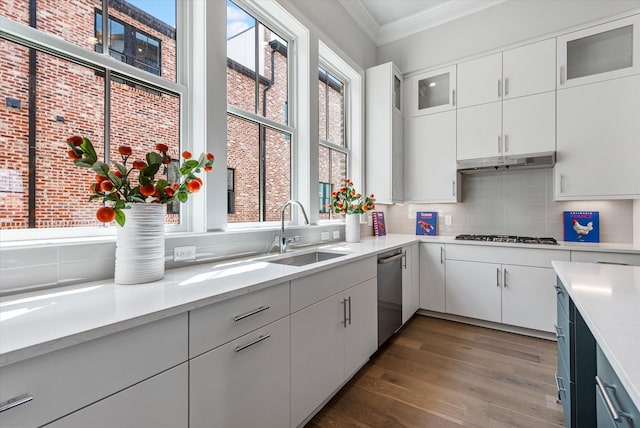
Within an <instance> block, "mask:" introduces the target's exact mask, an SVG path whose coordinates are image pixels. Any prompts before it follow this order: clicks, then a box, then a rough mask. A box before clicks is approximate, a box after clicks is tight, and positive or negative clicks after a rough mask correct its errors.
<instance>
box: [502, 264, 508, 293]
mask: <svg viewBox="0 0 640 428" xmlns="http://www.w3.org/2000/svg"><path fill="white" fill-rule="evenodd" d="M502 286H503V287H504V288H507V268H504V269H502Z"/></svg>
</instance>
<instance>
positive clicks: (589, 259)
mask: <svg viewBox="0 0 640 428" xmlns="http://www.w3.org/2000/svg"><path fill="white" fill-rule="evenodd" d="M571 261H572V262H584V263H600V264H611V265H629V266H640V254H631V253H609V252H607V253H603V252H599V251H579V250H578V251H575V250H571Z"/></svg>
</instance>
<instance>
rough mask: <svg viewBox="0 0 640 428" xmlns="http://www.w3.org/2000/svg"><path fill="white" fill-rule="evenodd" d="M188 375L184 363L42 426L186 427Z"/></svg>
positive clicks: (66, 427)
mask: <svg viewBox="0 0 640 428" xmlns="http://www.w3.org/2000/svg"><path fill="white" fill-rule="evenodd" d="M188 376H189V374H188V368H187V363H182V364H180V365H179V366H177V367H174V368H172V369H170V370H167V371H166V372H163V373H160V374H159V375H156V376H154V377H152V378H150V379H147V380H145V381H144V382H141V383H138V384H136V385H134V386H132V387H130V388H127V389H125V390H124V391H121V392H118V393H117V394H114V395H112V396H110V397H107V398H105V399H104V400H101V401H98V402H97V403H95V404H92V405H90V406H88V407H85V408H83V409H81V410H79V411H77V412H75V413H72V414H70V415H69V416H66V417H64V418H62V419H58V420H57V421H55V422H53V423H51V424H48V425H45V426H46V427H48V428H63V427H64V428H87V427H91V428H113V427H119V428H138V427H154V428H180V427H183V428H187V427H188V426H189V414H188V408H189V405H188V399H189V387H188V382H189V380H188ZM191 426H193V425H191ZM227 426H230V425H227Z"/></svg>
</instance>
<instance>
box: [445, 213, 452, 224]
mask: <svg viewBox="0 0 640 428" xmlns="http://www.w3.org/2000/svg"><path fill="white" fill-rule="evenodd" d="M451 223H453V216H452V215H451V214H447V215H445V216H444V224H446V225H447V226H451Z"/></svg>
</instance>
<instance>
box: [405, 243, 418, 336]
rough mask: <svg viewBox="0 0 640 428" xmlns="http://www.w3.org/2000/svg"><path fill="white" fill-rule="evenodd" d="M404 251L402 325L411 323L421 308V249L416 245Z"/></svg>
mask: <svg viewBox="0 0 640 428" xmlns="http://www.w3.org/2000/svg"><path fill="white" fill-rule="evenodd" d="M403 250H404V252H405V256H404V262H403V266H402V324H404V323H406V322H407V321H409V318H411V317H412V316H413V314H415V313H416V311H417V310H418V308H419V306H420V283H419V278H418V276H419V275H418V269H419V263H420V257H419V247H418V244H414V245H410V246H408V247H404V248H403Z"/></svg>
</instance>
